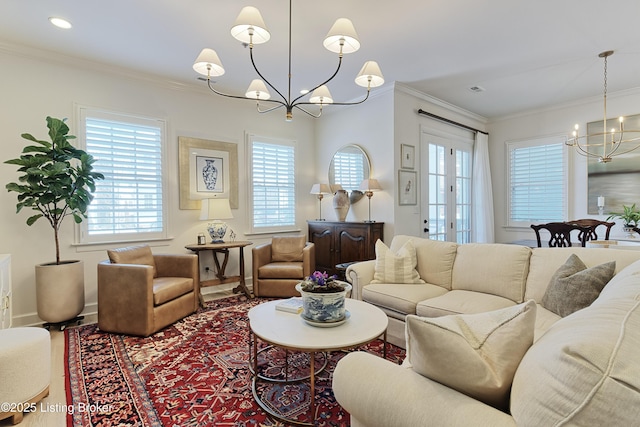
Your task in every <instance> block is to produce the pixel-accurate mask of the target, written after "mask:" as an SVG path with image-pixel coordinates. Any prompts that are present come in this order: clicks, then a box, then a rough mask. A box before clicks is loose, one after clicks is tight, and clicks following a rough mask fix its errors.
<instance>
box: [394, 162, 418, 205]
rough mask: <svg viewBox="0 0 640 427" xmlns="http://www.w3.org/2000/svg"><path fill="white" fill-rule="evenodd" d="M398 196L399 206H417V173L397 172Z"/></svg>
mask: <svg viewBox="0 0 640 427" xmlns="http://www.w3.org/2000/svg"><path fill="white" fill-rule="evenodd" d="M398 196H399V199H398V200H399V203H400V205H416V204H418V173H417V172H414V171H404V170H399V171H398Z"/></svg>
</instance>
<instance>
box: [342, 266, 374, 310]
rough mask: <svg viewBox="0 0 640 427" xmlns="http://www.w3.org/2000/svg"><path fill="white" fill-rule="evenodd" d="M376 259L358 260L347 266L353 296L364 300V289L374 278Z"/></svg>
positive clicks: (347, 276) (347, 275)
mask: <svg viewBox="0 0 640 427" xmlns="http://www.w3.org/2000/svg"><path fill="white" fill-rule="evenodd" d="M375 266H376V260H374V259H372V260H369V261H362V262H357V263H355V264H351V265H350V266H349V267H347V271H346V273H345V276H346V278H347V281H348V282H349V283H351V286H353V289H352V290H351V298H354V299H358V300H362V289H363V288H364V287H365V286H367V285H368V284H369V283H370V282H371V281H372V280H373V274H374V273H375Z"/></svg>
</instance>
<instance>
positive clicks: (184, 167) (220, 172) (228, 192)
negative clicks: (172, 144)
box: [178, 136, 238, 209]
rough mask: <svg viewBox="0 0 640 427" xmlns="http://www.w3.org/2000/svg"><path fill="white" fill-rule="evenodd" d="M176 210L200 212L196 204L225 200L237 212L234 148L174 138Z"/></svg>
mask: <svg viewBox="0 0 640 427" xmlns="http://www.w3.org/2000/svg"><path fill="white" fill-rule="evenodd" d="M178 149H179V153H178V154H179V155H178V157H179V162H180V171H179V172H180V209H200V200H202V199H213V198H223V199H229V205H230V206H231V208H232V209H238V145H237V144H232V143H230V142H219V141H211V140H207V139H198V138H188V137H183V136H180V137H178Z"/></svg>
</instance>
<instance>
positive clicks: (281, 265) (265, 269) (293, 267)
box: [258, 262, 304, 280]
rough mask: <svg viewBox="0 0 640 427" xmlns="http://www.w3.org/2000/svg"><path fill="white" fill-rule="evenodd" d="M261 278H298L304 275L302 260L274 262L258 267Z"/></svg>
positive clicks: (300, 278)
mask: <svg viewBox="0 0 640 427" xmlns="http://www.w3.org/2000/svg"><path fill="white" fill-rule="evenodd" d="M258 276H259V277H260V279H298V280H302V277H303V276H304V271H303V266H302V262H272V263H270V264H266V265H263V266H260V267H259V268H258Z"/></svg>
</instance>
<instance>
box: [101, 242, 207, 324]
mask: <svg viewBox="0 0 640 427" xmlns="http://www.w3.org/2000/svg"><path fill="white" fill-rule="evenodd" d="M107 253H108V254H109V260H108V261H102V262H100V263H99V264H98V327H99V328H100V329H101V330H102V331H106V332H115V333H121V334H127V335H139V336H143V337H147V336H149V335H151V334H153V333H155V332H157V331H159V330H160V329H162V328H164V327H165V326H168V325H170V324H172V323H174V322H175V321H177V320H180V319H182V318H183V317H185V316H188V315H189V314H191V313H194V312H195V311H196V310H197V309H198V305H199V295H200V289H199V284H200V278H199V270H198V257H197V256H196V255H187V254H185V255H170V254H162V255H153V254H152V253H151V249H150V248H149V246H146V245H144V246H130V247H126V248H121V249H114V250H109V251H107Z"/></svg>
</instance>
